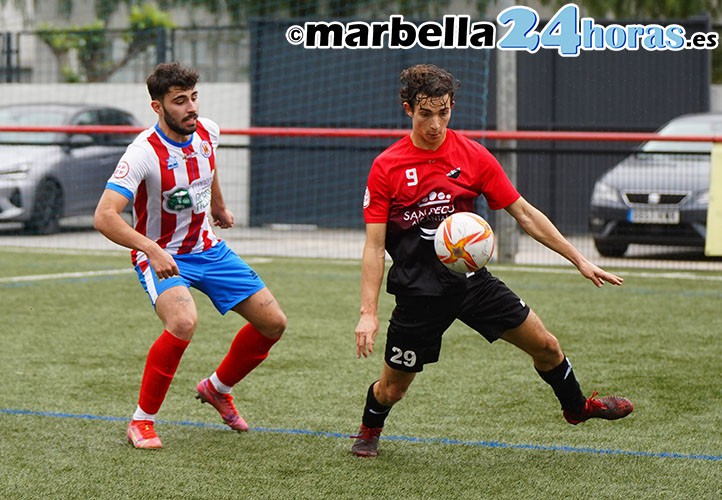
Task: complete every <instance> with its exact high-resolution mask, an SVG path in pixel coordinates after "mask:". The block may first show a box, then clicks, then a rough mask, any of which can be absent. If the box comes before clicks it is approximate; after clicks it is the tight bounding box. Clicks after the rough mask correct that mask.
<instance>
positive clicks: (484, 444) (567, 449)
mask: <svg viewBox="0 0 722 500" xmlns="http://www.w3.org/2000/svg"><path fill="white" fill-rule="evenodd" d="M0 413H4V414H8V415H28V416H33V417H52V418H72V419H79V420H100V421H106V422H128V421H129V420H130V419H129V418H127V417H109V416H102V415H92V414H87V413H62V412H50V411H33V410H17V409H12V408H0ZM157 423H158V424H164V425H179V426H188V427H202V428H213V429H223V430H228V431H230V429H229V428H228V426H226V425H221V424H209V423H206V422H194V421H187V420H180V421H179V420H158V421H157ZM251 430H252V431H254V432H267V433H269V434H294V435H302V436H313V437H326V438H343V439H348V438H350V437H352V435H350V434H343V433H340V432H325V431H311V430H308V429H284V428H273V427H251ZM381 439H382V440H384V441H402V442H407V443H421V444H442V445H447V446H470V447H479V448H498V449H512V450H532V451H560V452H564V453H586V454H590V455H620V456H631V457H645V458H667V459H675V460H700V461H705V462H720V461H722V455H705V454H700V453H675V452H666V451H663V452H650V451H633V450H615V449H605V448H587V447H580V446H562V445H540V444H512V443H501V442H499V441H468V440H462V439H449V438H423V437H412V436H381Z"/></svg>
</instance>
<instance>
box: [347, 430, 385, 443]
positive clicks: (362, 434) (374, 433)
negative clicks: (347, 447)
mask: <svg viewBox="0 0 722 500" xmlns="http://www.w3.org/2000/svg"><path fill="white" fill-rule="evenodd" d="M381 430H382V429H381V428H380V427H362V428H361V430H360V431H359V434H358V435H357V436H349V437H350V438H351V439H363V440H364V441H369V440H371V438H375V437H379V436H380V435H381Z"/></svg>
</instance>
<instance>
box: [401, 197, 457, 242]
mask: <svg viewBox="0 0 722 500" xmlns="http://www.w3.org/2000/svg"><path fill="white" fill-rule="evenodd" d="M455 211H456V207H454V203H453V196H452V195H451V194H447V193H444V192H436V191H431V192H430V193H429V194H428V195H427V196H424V197H423V198H421V201H420V202H419V203H418V204H417V205H416V207H414V208H412V209H410V210H407V211H405V212H404V215H403V217H404V221H406V222H410V223H411V226H416V225H418V224H421V223H423V222H441V221H442V220H444V219H446V218H447V217H448V216H449V215H451V214H452V213H454V212H455ZM434 233H436V228H433V229H427V230H423V229H422V236H421V237H422V238H424V239H433V238H434Z"/></svg>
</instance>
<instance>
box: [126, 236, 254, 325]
mask: <svg viewBox="0 0 722 500" xmlns="http://www.w3.org/2000/svg"><path fill="white" fill-rule="evenodd" d="M173 258H174V259H175V261H176V264H177V265H178V269H179V270H180V275H179V276H173V277H172V278H167V279H164V280H160V279H158V276H156V274H155V271H153V268H152V267H151V266H149V265H145V266H143V267H144V268H145V271H143V270H142V269H141V266H140V265H137V266H135V271H136V272H137V273H138V278H139V279H140V284H141V285H143V288H144V289H145V291H146V293H147V294H148V297H150V301H151V303H152V304H153V306H155V302H156V300H158V297H159V296H160V294H161V293H163V292H164V291H166V290H168V289H169V288H173V287H175V286H184V287H186V288H188V287H193V288H196V289H198V290H200V291H201V292H203V293H205V294H206V295H207V296H208V297H209V298H210V299H211V301H212V302H213V305H214V306H215V307H216V309H218V311H219V312H220V313H221V314H226V313H227V312H228V311H230V310H231V309H233V308H234V307H235V306H236V305H237V304H239V303H241V302H243V301H244V300H246V299H247V298H248V297H250V296H251V295H253V294H254V293H256V292H258V291H259V290H261V289H263V288H265V287H266V284H265V283H264V282H263V280H261V278H259V277H258V275H257V274H256V272H255V271H254V270H253V269H251V267H250V266H249V265H248V264H246V263H245V262H244V261H243V259H241V258H240V257H239V256H238V255H237V254H236V253H235V252H234V251H232V250H231V249H230V248H228V246H227V245H226V244H225V242H223V241H221V242H220V243H218V244H217V245H216V246H214V247H213V248H211V249H209V250H206V251H205V252H201V253H192V254H190V253H189V254H184V255H174V256H173Z"/></svg>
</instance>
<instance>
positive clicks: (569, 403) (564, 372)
mask: <svg viewBox="0 0 722 500" xmlns="http://www.w3.org/2000/svg"><path fill="white" fill-rule="evenodd" d="M537 373H538V374H539V376H540V377H541V378H542V380H544V382H546V383H547V384H549V385H550V386H552V389H553V390H554V394H555V395H556V397H557V399H558V400H559V402H560V403H561V404H562V409H563V410H567V411H569V412H571V413H574V414H576V413H579V412H580V411H582V409H584V403H585V402H586V398H585V397H584V394H582V390H581V389H580V388H579V382H577V378H576V377H575V376H574V370H572V364H571V363H570V362H569V360H568V359H567V358H566V356H565V357H564V361H562V362H561V364H560V365H559V366H557V367H556V368H553V369H551V370H549V371H548V372H542V371H539V370H537Z"/></svg>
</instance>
